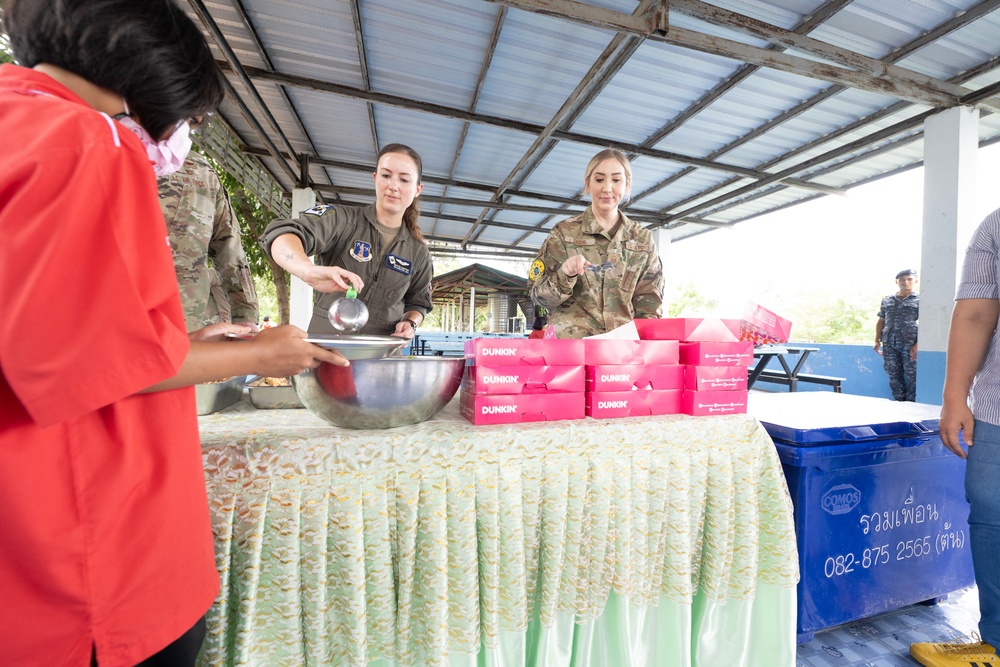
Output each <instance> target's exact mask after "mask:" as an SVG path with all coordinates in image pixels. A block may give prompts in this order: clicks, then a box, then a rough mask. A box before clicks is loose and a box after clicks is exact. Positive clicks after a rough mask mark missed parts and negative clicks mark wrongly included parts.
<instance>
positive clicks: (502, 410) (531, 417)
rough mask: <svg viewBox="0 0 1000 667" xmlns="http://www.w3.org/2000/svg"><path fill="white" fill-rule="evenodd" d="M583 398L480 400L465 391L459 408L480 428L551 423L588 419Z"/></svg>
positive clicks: (518, 396) (519, 396) (502, 396)
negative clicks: (585, 417) (499, 425)
mask: <svg viewBox="0 0 1000 667" xmlns="http://www.w3.org/2000/svg"><path fill="white" fill-rule="evenodd" d="M583 396H584V395H583V394H582V393H577V394H493V395H488V396H483V395H478V396H477V395H476V394H470V393H469V392H467V391H463V392H462V393H461V396H460V397H459V404H458V405H459V411H460V412H461V413H462V416H463V417H465V418H466V419H468V420H469V421H470V422H472V423H473V424H476V425H477V426H480V425H483V424H521V423H523V422H551V421H557V420H560V419H583V418H584V416H586V413H585V410H584V406H583Z"/></svg>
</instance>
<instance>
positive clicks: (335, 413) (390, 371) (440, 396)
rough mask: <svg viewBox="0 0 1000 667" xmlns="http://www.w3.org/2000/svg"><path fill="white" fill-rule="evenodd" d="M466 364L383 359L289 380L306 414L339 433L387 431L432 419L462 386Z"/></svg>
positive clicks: (455, 360)
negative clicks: (341, 430) (339, 429)
mask: <svg viewBox="0 0 1000 667" xmlns="http://www.w3.org/2000/svg"><path fill="white" fill-rule="evenodd" d="M464 370H465V359H461V358H447V357H387V358H385V359H362V360H358V361H352V362H351V365H350V366H348V367H347V368H344V367H342V366H334V365H332V364H327V363H324V364H321V365H320V366H319V367H318V368H314V369H310V370H307V371H304V372H302V373H299V374H298V375H296V376H295V377H293V378H292V384H293V385H294V386H295V393H296V394H297V395H298V397H299V400H300V401H302V404H303V405H304V406H306V407H307V408H308V409H309V411H310V412H312V413H313V414H314V415H316V416H317V417H321V418H322V419H325V420H326V421H328V422H330V423H331V424H335V425H337V426H343V427H344V428H392V427H394V426H406V425H407V424H417V423H419V422H422V421H425V420H427V419H430V418H431V417H433V416H434V415H435V414H437V412H438V411H439V410H440V409H441V408H443V407H444V406H445V405H446V404H447V403H448V401H450V400H451V399H452V397H453V396H454V395H455V392H457V391H458V387H459V385H460V384H461V382H462V373H463V371H464Z"/></svg>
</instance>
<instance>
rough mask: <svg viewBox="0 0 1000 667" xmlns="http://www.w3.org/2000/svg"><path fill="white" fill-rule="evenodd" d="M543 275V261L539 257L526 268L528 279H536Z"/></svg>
mask: <svg viewBox="0 0 1000 667" xmlns="http://www.w3.org/2000/svg"><path fill="white" fill-rule="evenodd" d="M543 275H545V262H543V261H542V260H540V259H536V260H535V261H534V262H532V263H531V268H530V269H528V280H532V281H535V280H538V279H539V278H541V277H542V276H543Z"/></svg>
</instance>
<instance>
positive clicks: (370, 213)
mask: <svg viewBox="0 0 1000 667" xmlns="http://www.w3.org/2000/svg"><path fill="white" fill-rule="evenodd" d="M365 220H367V221H368V225H369V226H370V227H371V228H372V230H373V231H374V232H376V233H379V230H378V226H377V225H376V224H375V223H376V221H377V220H378V214H377V213H376V212H375V204H369V205H368V206H365ZM409 236H410V230H409V229H407V227H406V222H404V223H403V224H402V225H400V226H399V237H398V238H401V239H403V238H408V237H409Z"/></svg>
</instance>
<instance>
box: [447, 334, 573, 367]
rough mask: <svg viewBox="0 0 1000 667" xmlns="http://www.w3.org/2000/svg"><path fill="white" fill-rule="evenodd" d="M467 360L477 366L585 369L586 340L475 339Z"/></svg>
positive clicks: (467, 349) (467, 344)
mask: <svg viewBox="0 0 1000 667" xmlns="http://www.w3.org/2000/svg"><path fill="white" fill-rule="evenodd" d="M465 358H466V359H471V360H472V363H474V364H475V365H476V366H489V367H496V366H583V341H582V340H576V339H558V338H553V339H549V340H546V339H539V338H534V339H531V338H473V339H472V340H467V341H465Z"/></svg>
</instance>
